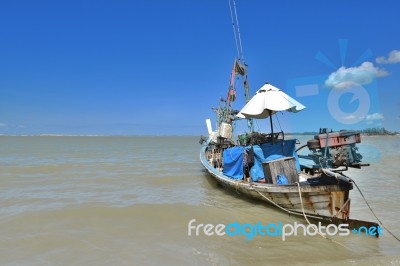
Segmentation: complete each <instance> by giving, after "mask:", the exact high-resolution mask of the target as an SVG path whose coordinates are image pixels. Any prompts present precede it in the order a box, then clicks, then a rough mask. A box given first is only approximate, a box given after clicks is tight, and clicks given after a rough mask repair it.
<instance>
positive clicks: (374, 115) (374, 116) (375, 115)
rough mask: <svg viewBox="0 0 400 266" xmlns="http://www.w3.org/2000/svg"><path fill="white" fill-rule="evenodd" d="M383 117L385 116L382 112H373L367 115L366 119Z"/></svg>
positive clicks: (380, 118) (381, 118)
mask: <svg viewBox="0 0 400 266" xmlns="http://www.w3.org/2000/svg"><path fill="white" fill-rule="evenodd" d="M383 119H384V116H383V114H381V113H373V114H370V115H367V116H366V117H365V120H367V121H372V120H383Z"/></svg>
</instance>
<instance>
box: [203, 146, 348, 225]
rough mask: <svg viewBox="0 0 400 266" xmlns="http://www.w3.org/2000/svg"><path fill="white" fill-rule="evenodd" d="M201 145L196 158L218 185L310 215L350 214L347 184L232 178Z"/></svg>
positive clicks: (344, 216)
mask: <svg viewBox="0 0 400 266" xmlns="http://www.w3.org/2000/svg"><path fill="white" fill-rule="evenodd" d="M206 148H207V146H203V147H202V149H201V152H200V161H201V162H202V164H203V166H204V168H205V169H206V170H207V172H208V173H209V174H210V175H211V176H213V177H214V178H215V179H216V181H217V182H218V183H220V184H221V185H222V186H224V187H227V188H230V189H233V190H235V191H236V192H238V193H242V194H244V195H247V196H250V197H252V198H256V199H260V200H263V201H265V202H268V203H270V204H272V205H275V206H276V207H278V206H279V207H280V208H283V209H285V210H288V211H290V212H293V213H297V214H302V213H303V210H304V213H305V214H306V215H307V216H309V217H313V218H321V219H324V220H327V219H340V220H347V219H348V218H349V213H350V199H349V190H350V189H351V186H347V187H346V186H342V185H337V184H335V185H311V184H307V183H299V185H298V184H297V183H296V184H289V185H276V184H266V183H256V182H245V181H243V180H234V179H231V178H229V177H227V176H225V175H224V174H223V173H222V172H220V171H218V170H217V169H215V168H214V167H213V166H212V165H211V164H210V163H209V162H208V160H207V158H206V155H205V152H206Z"/></svg>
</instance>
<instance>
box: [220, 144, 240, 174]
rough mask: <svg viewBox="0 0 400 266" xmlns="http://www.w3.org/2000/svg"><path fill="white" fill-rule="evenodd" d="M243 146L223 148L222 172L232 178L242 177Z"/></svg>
mask: <svg viewBox="0 0 400 266" xmlns="http://www.w3.org/2000/svg"><path fill="white" fill-rule="evenodd" d="M244 148H245V147H243V146H236V147H232V148H229V149H226V150H224V152H223V154H222V156H223V160H224V169H223V170H222V173H223V174H224V175H226V176H229V177H231V178H233V179H242V178H243V153H244Z"/></svg>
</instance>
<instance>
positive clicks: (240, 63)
mask: <svg viewBox="0 0 400 266" xmlns="http://www.w3.org/2000/svg"><path fill="white" fill-rule="evenodd" d="M228 2H229V10H230V12H231V20H232V28H233V35H234V37H235V44H236V51H237V59H235V63H234V66H233V69H232V76H231V84H230V89H231V86H234V80H233V79H234V78H235V76H236V75H241V76H242V80H243V87H244V97H245V99H246V103H248V102H249V101H250V86H249V82H248V79H247V65H246V63H245V60H244V55H243V46H242V39H241V38H240V29H239V20H238V17H237V12H236V2H235V0H228ZM231 2H232V3H231ZM232 6H233V8H232ZM247 127H248V129H249V131H250V132H253V131H254V126H253V119H247Z"/></svg>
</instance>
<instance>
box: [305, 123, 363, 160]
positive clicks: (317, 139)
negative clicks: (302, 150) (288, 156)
mask: <svg viewBox="0 0 400 266" xmlns="http://www.w3.org/2000/svg"><path fill="white" fill-rule="evenodd" d="M360 142H361V136H360V134H359V133H356V132H354V131H347V130H341V131H332V130H331V131H330V132H328V129H326V128H324V129H320V132H319V134H318V135H315V136H314V139H311V140H309V141H307V147H308V149H309V150H310V151H311V152H312V154H310V155H311V156H312V158H313V160H314V162H315V163H316V164H318V165H321V166H323V167H331V168H337V167H339V166H345V167H355V168H360V167H361V166H368V164H361V160H362V155H361V154H360V153H358V148H357V147H356V144H357V143H360Z"/></svg>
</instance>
